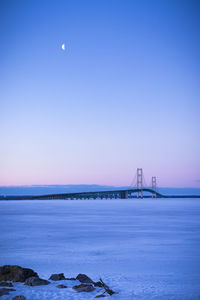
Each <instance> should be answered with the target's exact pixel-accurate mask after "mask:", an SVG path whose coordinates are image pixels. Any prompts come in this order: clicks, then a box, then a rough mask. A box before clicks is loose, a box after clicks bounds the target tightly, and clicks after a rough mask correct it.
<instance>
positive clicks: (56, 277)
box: [49, 273, 66, 281]
mask: <svg viewBox="0 0 200 300" xmlns="http://www.w3.org/2000/svg"><path fill="white" fill-rule="evenodd" d="M65 279H66V278H65V276H64V274H63V273H60V274H52V275H51V276H50V277H49V280H54V281H58V280H65Z"/></svg>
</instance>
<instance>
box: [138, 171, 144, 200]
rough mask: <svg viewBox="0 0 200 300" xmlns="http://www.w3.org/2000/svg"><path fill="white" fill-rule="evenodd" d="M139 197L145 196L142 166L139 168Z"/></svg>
mask: <svg viewBox="0 0 200 300" xmlns="http://www.w3.org/2000/svg"><path fill="white" fill-rule="evenodd" d="M137 189H139V191H138V192H137V198H139V197H140V198H143V191H142V190H143V171H142V168H137Z"/></svg>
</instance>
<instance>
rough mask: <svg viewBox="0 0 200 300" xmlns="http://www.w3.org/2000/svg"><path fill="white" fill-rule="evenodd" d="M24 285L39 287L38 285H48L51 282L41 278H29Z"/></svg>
mask: <svg viewBox="0 0 200 300" xmlns="http://www.w3.org/2000/svg"><path fill="white" fill-rule="evenodd" d="M24 284H25V285H29V286H37V285H47V284H50V282H49V281H48V280H45V279H41V278H39V277H29V278H28V279H26V281H25V282H24Z"/></svg>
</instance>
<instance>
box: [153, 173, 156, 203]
mask: <svg viewBox="0 0 200 300" xmlns="http://www.w3.org/2000/svg"><path fill="white" fill-rule="evenodd" d="M152 190H153V191H154V192H153V193H152V198H156V177H155V176H153V177H152Z"/></svg>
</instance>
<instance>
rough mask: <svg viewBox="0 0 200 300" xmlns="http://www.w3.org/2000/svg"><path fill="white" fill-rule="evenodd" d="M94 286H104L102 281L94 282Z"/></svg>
mask: <svg viewBox="0 0 200 300" xmlns="http://www.w3.org/2000/svg"><path fill="white" fill-rule="evenodd" d="M94 286H98V287H103V284H102V283H101V281H97V282H94Z"/></svg>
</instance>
